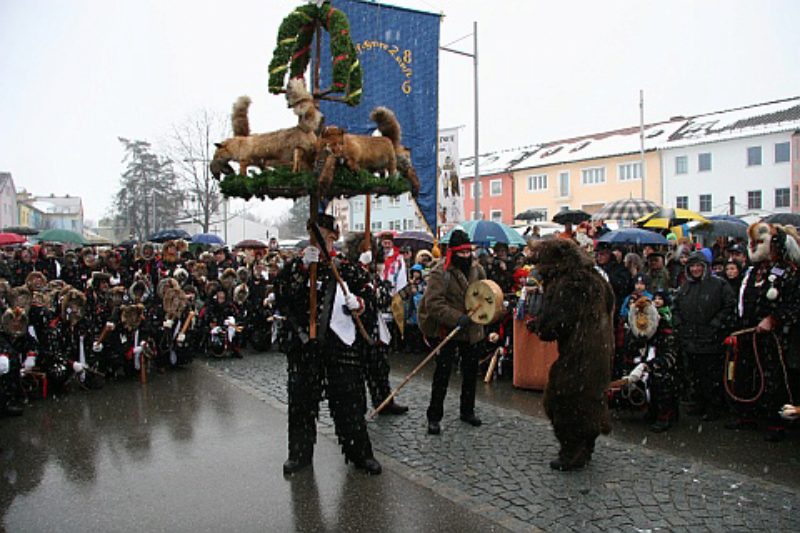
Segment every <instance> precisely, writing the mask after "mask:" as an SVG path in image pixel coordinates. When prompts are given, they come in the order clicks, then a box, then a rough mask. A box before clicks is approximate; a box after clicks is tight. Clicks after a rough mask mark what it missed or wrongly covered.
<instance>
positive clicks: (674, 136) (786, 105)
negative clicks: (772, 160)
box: [459, 97, 800, 178]
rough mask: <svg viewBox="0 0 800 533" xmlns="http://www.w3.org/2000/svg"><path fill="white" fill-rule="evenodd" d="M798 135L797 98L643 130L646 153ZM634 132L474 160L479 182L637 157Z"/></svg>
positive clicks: (462, 171) (467, 172)
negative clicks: (484, 178)
mask: <svg viewBox="0 0 800 533" xmlns="http://www.w3.org/2000/svg"><path fill="white" fill-rule="evenodd" d="M796 129H800V97H794V98H787V99H785V100H778V101H774V102H766V103H762V104H755V105H751V106H747V107H741V108H736V109H729V110H726V111H718V112H713V113H707V114H704V115H696V116H693V117H689V118H686V117H675V118H672V119H670V120H668V121H664V122H657V123H653V124H646V125H645V126H644V149H645V151H651V150H662V149H668V148H673V147H678V146H687V145H690V144H700V143H708V142H718V141H723V140H728V139H735V138H740V137H749V136H753V135H764V134H769V133H777V132H782V131H792V130H796ZM639 150H640V141H639V126H632V127H629V128H623V129H619V130H613V131H608V132H603V133H594V134H590V135H584V136H581V137H575V138H572V139H563V140H559V141H551V142H545V143H541V144H533V145H529V146H523V147H520V148H512V149H505V150H498V151H496V152H489V153H486V154H481V155H480V156H479V164H480V168H479V172H480V173H481V176H489V175H493V174H500V173H503V172H512V171H515V170H523V169H527V168H537V167H543V166H549V165H560V164H564V163H572V162H576V161H585V160H591V159H601V158H604V157H615V156H620V155H625V154H636V153H638V152H639ZM474 159H475V158H474V156H473V157H466V158H463V159H461V163H460V168H459V175H460V176H461V178H472V177H473V176H474V175H475V168H474Z"/></svg>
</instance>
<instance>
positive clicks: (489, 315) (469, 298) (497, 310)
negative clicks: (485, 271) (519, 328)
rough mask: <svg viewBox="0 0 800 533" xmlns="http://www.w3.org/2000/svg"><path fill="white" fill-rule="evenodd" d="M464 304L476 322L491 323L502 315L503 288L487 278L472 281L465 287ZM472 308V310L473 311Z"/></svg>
mask: <svg viewBox="0 0 800 533" xmlns="http://www.w3.org/2000/svg"><path fill="white" fill-rule="evenodd" d="M464 305H466V307H467V312H468V313H469V312H470V311H472V313H471V314H470V318H471V319H472V321H473V322H475V323H476V324H482V325H486V324H491V323H492V322H495V321H497V320H499V319H500V317H501V316H503V290H502V289H501V288H500V285H498V284H497V283H495V282H494V281H492V280H489V279H481V280H478V281H473V282H472V283H470V285H469V287H467V294H466V296H465V297H464ZM473 310H474V311H473Z"/></svg>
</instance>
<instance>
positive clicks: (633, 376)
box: [628, 363, 647, 383]
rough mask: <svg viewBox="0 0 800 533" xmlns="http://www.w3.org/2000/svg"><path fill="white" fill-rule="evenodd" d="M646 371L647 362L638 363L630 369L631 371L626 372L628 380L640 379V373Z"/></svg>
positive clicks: (634, 381)
mask: <svg viewBox="0 0 800 533" xmlns="http://www.w3.org/2000/svg"><path fill="white" fill-rule="evenodd" d="M646 371H647V364H645V363H639V364H638V365H636V368H634V369H633V370H632V371H631V373H630V374H628V381H630V382H631V383H636V382H637V381H640V380H641V379H642V374H644V373H645V372H646Z"/></svg>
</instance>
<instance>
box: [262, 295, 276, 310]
mask: <svg viewBox="0 0 800 533" xmlns="http://www.w3.org/2000/svg"><path fill="white" fill-rule="evenodd" d="M272 303H275V293H274V292H271V293H269V296H267V297H266V298H264V307H266V306H268V305H270V304H272Z"/></svg>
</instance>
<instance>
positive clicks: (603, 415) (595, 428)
mask: <svg viewBox="0 0 800 533" xmlns="http://www.w3.org/2000/svg"><path fill="white" fill-rule="evenodd" d="M532 260H533V264H534V265H535V268H536V270H537V272H539V274H540V275H541V277H542V281H543V289H544V292H543V300H542V310H541V313H540V314H539V316H538V318H537V320H536V323H535V327H536V329H537V331H538V333H539V337H540V338H541V339H542V340H544V341H558V360H557V361H556V362H555V363H554V364H553V366H552V367H551V369H550V375H549V380H548V383H547V388H546V389H545V393H544V409H545V412H546V413H547V416H548V418H550V421H551V422H552V424H553V429H554V430H555V435H556V438H557V439H558V441H559V443H560V444H561V449H560V450H559V453H558V459H557V460H555V461H552V462H551V463H550V466H551V467H552V468H553V469H556V470H572V469H577V468H581V467H583V466H584V465H585V464H586V462H587V461H588V460H589V459H590V458H591V456H592V452H593V451H594V442H595V439H596V438H597V436H598V435H599V434H600V433H608V432H609V431H610V423H609V415H608V405H607V402H606V396H605V390H606V387H607V386H608V384H609V382H610V381H611V371H610V369H611V363H612V360H613V357H614V316H613V313H614V291H613V290H612V288H611V285H609V283H608V282H607V281H606V280H605V279H603V277H602V276H601V274H600V273H599V272H598V271H597V270H596V269H595V268H594V263H593V261H592V258H591V257H590V256H589V255H588V254H587V253H586V252H584V251H583V250H581V249H580V248H579V247H578V245H577V244H575V243H574V242H573V241H571V240H566V239H554V240H543V241H538V242H536V243H535V245H534V246H533V248H532Z"/></svg>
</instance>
